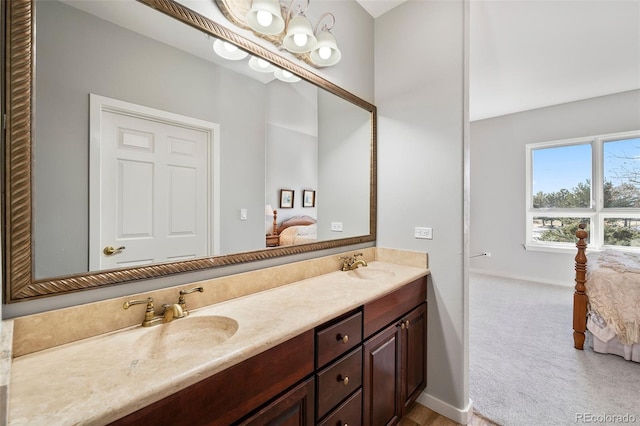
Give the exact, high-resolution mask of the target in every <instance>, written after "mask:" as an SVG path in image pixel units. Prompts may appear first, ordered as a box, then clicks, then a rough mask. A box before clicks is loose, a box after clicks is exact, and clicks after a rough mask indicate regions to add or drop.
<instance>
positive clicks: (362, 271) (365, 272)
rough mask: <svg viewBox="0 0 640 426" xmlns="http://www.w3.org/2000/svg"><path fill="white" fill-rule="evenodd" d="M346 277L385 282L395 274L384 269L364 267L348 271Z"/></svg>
mask: <svg viewBox="0 0 640 426" xmlns="http://www.w3.org/2000/svg"><path fill="white" fill-rule="evenodd" d="M347 275H348V276H350V277H353V278H358V279H361V280H386V279H389V278H392V277H393V276H394V275H395V273H394V272H393V271H389V270H386V269H377V268H371V267H369V266H365V267H362V268H358V269H354V270H353V271H348V272H347Z"/></svg>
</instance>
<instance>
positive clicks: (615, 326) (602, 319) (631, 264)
mask: <svg viewBox="0 0 640 426" xmlns="http://www.w3.org/2000/svg"><path fill="white" fill-rule="evenodd" d="M586 293H587V296H589V319H588V321H587V329H588V330H589V331H590V332H591V333H593V335H594V336H595V337H597V339H598V340H599V342H598V343H597V344H594V350H596V346H598V347H599V349H604V347H605V346H606V345H609V344H611V345H614V342H613V340H616V341H618V342H619V343H620V345H622V347H623V349H624V348H625V347H626V349H625V350H626V352H627V355H628V356H625V355H622V354H619V355H622V356H624V357H625V358H626V359H632V358H633V357H632V355H631V354H632V353H633V349H634V348H633V347H634V346H635V350H636V351H637V350H638V348H637V347H638V344H639V343H640V253H629V252H621V251H617V250H605V251H603V252H600V253H590V254H589V256H588V261H587V283H586ZM616 336H617V338H616V339H614V337H616ZM609 342H611V343H609ZM603 345H604V346H603ZM599 351H601V350H599ZM612 353H616V352H612ZM636 358H637V355H636ZM634 360H635V359H634Z"/></svg>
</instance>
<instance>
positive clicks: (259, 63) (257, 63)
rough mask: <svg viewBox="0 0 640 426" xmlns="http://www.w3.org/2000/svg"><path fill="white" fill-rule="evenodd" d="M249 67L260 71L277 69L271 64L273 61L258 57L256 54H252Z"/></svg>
mask: <svg viewBox="0 0 640 426" xmlns="http://www.w3.org/2000/svg"><path fill="white" fill-rule="evenodd" d="M249 67H251V69H252V70H254V71H258V72H274V71H275V70H276V67H274V66H273V65H271V63H269V62H267V61H265V60H264V59H262V58H256V57H255V56H252V57H251V59H249Z"/></svg>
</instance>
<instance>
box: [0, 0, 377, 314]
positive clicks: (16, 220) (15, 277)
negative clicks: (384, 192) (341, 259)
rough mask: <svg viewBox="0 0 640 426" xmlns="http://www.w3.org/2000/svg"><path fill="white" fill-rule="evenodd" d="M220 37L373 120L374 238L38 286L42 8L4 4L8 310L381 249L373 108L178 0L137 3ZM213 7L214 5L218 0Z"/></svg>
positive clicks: (21, 2)
mask: <svg viewBox="0 0 640 426" xmlns="http://www.w3.org/2000/svg"><path fill="white" fill-rule="evenodd" d="M137 1H139V2H141V3H143V4H146V5H147V6H149V7H152V8H154V9H156V10H157V11H158V12H160V13H165V14H167V15H169V16H171V17H173V18H175V19H178V20H180V21H182V22H184V23H185V24H187V25H190V26H192V27H194V28H196V29H198V30H201V31H204V32H205V33H208V34H210V35H212V36H214V37H217V38H221V39H224V40H226V41H229V42H231V43H234V44H236V45H237V46H239V47H240V48H242V49H244V50H246V51H248V52H250V53H251V54H253V55H257V56H260V57H262V58H264V59H266V60H267V61H270V62H272V63H274V64H276V65H277V66H279V67H281V68H285V69H287V70H289V71H291V72H293V73H295V74H297V75H298V76H300V77H302V78H303V79H305V80H307V81H309V82H311V83H313V84H315V85H316V86H318V87H320V88H323V89H325V90H327V91H329V92H331V93H333V94H335V95H337V96H339V97H341V98H343V99H346V100H347V101H349V102H351V103H353V104H355V105H357V106H359V107H361V108H363V109H365V110H367V111H369V112H370V114H371V158H370V164H371V168H370V197H369V199H370V205H369V234H368V235H362V236H355V237H350V238H342V239H336V240H327V241H321V242H317V243H308V244H300V245H295V246H285V247H275V248H268V249H267V248H266V247H265V249H260V250H255V251H250V252H244V253H236V254H229V255H222V256H214V257H205V258H199V259H195V260H188V261H179V262H172V263H158V264H153V265H149V266H143V267H135V268H126V269H113V270H104V271H94V272H87V273H79V274H74V275H66V276H62V277H55V278H51V279H49V278H45V279H36V278H35V276H34V273H33V271H34V269H33V265H32V262H33V260H34V254H33V252H32V241H33V236H32V231H33V218H32V197H33V167H32V160H33V158H32V155H33V153H32V143H33V141H32V117H33V111H34V105H33V102H34V87H33V77H34V75H35V56H34V53H35V52H34V50H35V29H34V7H35V0H11V1H7V2H3V3H4V4H5V5H6V6H5V7H6V9H5V11H4V12H5V14H4V17H5V34H6V41H5V43H6V45H5V58H4V59H5V69H4V77H5V100H4V103H5V105H4V113H5V120H6V121H5V126H6V130H5V149H4V156H5V158H4V163H5V170H4V181H3V191H4V197H3V199H2V201H3V225H4V229H3V279H4V283H5V284H4V285H5V292H4V299H5V303H12V302H20V301H26V300H31V299H35V298H40V297H46V296H55V295H60V294H64V293H69V292H74V291H80V290H87V289H92V288H98V287H102V286H107V285H113V284H118V283H127V282H132V281H135V280H142V279H150V278H156V277H161V276H166V275H172V274H179V273H184V272H190V271H198V270H204V269H209V268H216V267H221V266H227V265H233V264H239V263H245V262H253V261H258V260H265V259H271V258H276V257H281V256H288V255H293V254H300V253H307V252H312V251H317V250H325V249H332V248H336V247H342V246H347V245H353V244H360V243H366V242H371V241H375V239H376V211H377V199H376V188H377V178H376V176H377V172H376V169H377V165H376V157H377V154H376V152H377V149H376V133H377V122H376V121H377V115H376V114H377V113H376V107H375V105H372V104H370V103H368V102H366V101H364V100H362V99H360V98H358V97H356V96H355V95H353V94H351V93H349V92H348V91H346V90H344V89H342V88H341V87H339V86H337V85H335V84H333V83H331V82H329V81H327V80H325V79H324V78H322V77H320V76H319V75H317V74H314V73H312V72H310V71H309V70H307V69H306V68H303V67H301V66H299V65H297V64H295V63H293V62H291V61H290V60H289V59H286V58H284V57H282V56H279V55H278V54H276V53H272V52H271V51H269V50H267V49H265V48H263V47H261V46H260V45H258V44H256V43H254V42H253V41H251V40H249V39H246V38H244V37H242V36H240V35H238V34H236V33H234V32H232V31H230V30H229V29H227V28H225V27H223V26H221V25H219V24H217V23H216V22H214V21H212V20H211V19H209V18H206V17H204V16H202V15H200V14H198V13H196V12H194V11H192V10H190V9H188V8H186V7H185V6H183V5H181V4H179V3H176V2H174V1H173V0H137ZM211 1H214V0H211Z"/></svg>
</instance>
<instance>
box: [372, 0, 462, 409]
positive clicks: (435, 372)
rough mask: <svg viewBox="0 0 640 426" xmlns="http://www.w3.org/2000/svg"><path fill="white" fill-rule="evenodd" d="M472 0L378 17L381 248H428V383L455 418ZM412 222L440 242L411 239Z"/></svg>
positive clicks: (431, 396)
mask: <svg viewBox="0 0 640 426" xmlns="http://www.w3.org/2000/svg"><path fill="white" fill-rule="evenodd" d="M467 8H468V4H466V3H465V2H463V1H428V2H427V1H424V2H423V1H409V2H407V3H404V4H402V5H400V6H398V7H396V8H394V9H392V10H391V11H390V12H388V13H387V14H385V15H383V16H381V17H380V18H377V19H376V25H375V58H376V64H375V69H376V105H377V106H378V120H379V121H378V179H379V180H378V246H380V247H392V248H398V249H406V250H415V251H423V252H428V253H429V267H430V269H431V277H430V280H429V287H428V298H429V301H428V309H429V314H428V322H429V326H428V330H429V335H428V354H427V357H428V359H427V389H426V391H425V394H423V396H422V397H421V399H420V401H421V402H423V403H426V404H427V405H428V406H430V407H431V408H434V409H436V410H437V411H439V412H440V413H442V414H445V415H447V416H449V417H451V418H453V419H454V420H457V421H463V420H464V419H465V416H466V415H467V413H468V410H469V403H470V402H469V393H468V318H467V312H468V304H467V299H466V294H467V291H468V284H467V283H466V273H465V262H464V238H465V235H464V230H465V226H464V225H465V219H464V217H465V207H464V206H465V196H464V194H465V189H464V177H465V175H464V159H465V143H464V138H465V134H464V128H465V119H466V112H465V111H466V102H465V80H466V74H465V72H464V70H465V61H464V58H465V55H466V52H465V48H464V45H465V43H464V42H465V35H466V30H465V28H468V24H467V23H466V22H467V21H466V18H467V16H468V15H467V14H466V12H467ZM415 226H427V227H432V228H433V240H418V239H415V238H414V227H415Z"/></svg>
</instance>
